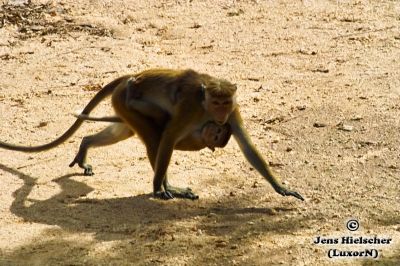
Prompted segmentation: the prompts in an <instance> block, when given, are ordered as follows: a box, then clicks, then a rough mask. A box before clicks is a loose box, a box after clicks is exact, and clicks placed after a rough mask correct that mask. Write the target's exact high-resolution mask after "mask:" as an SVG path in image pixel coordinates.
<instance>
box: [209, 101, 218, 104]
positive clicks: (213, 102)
mask: <svg viewBox="0 0 400 266" xmlns="http://www.w3.org/2000/svg"><path fill="white" fill-rule="evenodd" d="M211 103H212V104H213V105H219V101H212V102H211Z"/></svg>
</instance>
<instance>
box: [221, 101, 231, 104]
mask: <svg viewBox="0 0 400 266" xmlns="http://www.w3.org/2000/svg"><path fill="white" fill-rule="evenodd" d="M222 104H223V105H230V104H232V101H231V100H226V101H224V102H223V103H222Z"/></svg>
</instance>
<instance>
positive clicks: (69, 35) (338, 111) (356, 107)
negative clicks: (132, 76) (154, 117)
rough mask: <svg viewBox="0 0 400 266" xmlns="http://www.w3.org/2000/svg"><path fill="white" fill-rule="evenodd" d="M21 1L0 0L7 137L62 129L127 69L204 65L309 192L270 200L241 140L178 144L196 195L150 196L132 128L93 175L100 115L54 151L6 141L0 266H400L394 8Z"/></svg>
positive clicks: (276, 160) (0, 72) (398, 45)
mask: <svg viewBox="0 0 400 266" xmlns="http://www.w3.org/2000/svg"><path fill="white" fill-rule="evenodd" d="M16 2H20V3H21V2H24V1H22V0H21V1H4V0H3V1H0V3H2V7H1V8H0V66H1V68H0V113H1V115H0V122H1V127H0V140H1V141H6V142H11V143H16V144H26V145H35V144H42V143H45V142H48V141H51V140H53V139H54V138H55V137H56V136H59V135H60V134H61V133H62V132H63V131H64V130H65V129H67V128H68V127H69V125H71V124H72V123H73V121H74V118H73V116H72V115H71V113H72V112H74V111H75V110H80V109H82V108H83V107H84V106H85V104H86V103H87V102H88V101H89V99H90V98H91V97H92V96H93V95H94V94H95V93H96V91H97V90H98V89H99V88H100V86H102V85H104V84H106V83H107V82H109V81H111V80H113V79H114V78H116V77H118V76H121V75H123V74H127V73H134V72H138V71H141V70H144V69H148V68H154V67H168V68H193V69H195V70H197V71H200V72H206V73H209V74H211V75H214V76H217V77H224V78H227V79H229V80H230V81H232V82H234V83H237V84H238V87H239V89H238V94H239V97H238V101H239V104H240V106H241V111H242V113H243V117H244V118H245V125H246V128H247V129H248V131H249V132H250V135H251V137H252V139H253V141H254V143H255V144H256V146H257V148H258V149H259V150H260V152H261V153H262V154H263V156H264V158H265V159H266V160H267V161H268V162H270V164H271V166H272V169H273V170H274V171H275V172H276V173H277V174H278V175H279V176H280V177H281V180H282V181H283V183H284V184H285V185H286V186H288V187H290V188H291V189H293V190H296V191H298V192H300V193H302V194H303V195H304V197H305V198H306V200H305V201H304V202H301V201H299V200H296V199H295V198H285V197H282V196H280V195H278V194H277V193H275V192H274V191H273V189H272V188H271V186H270V185H269V184H268V183H267V182H266V181H265V180H263V178H262V177H261V176H260V175H259V174H258V173H257V172H256V171H255V170H254V169H252V168H251V167H250V165H249V164H248V163H247V162H246V161H245V159H244V157H243V155H242V154H241V152H240V150H239V148H238V146H237V144H236V143H235V141H234V140H233V139H232V140H231V141H230V142H229V144H228V145H227V147H226V148H224V149H219V150H217V151H215V152H214V153H213V152H211V151H208V150H202V151H199V152H175V153H174V156H173V161H172V163H171V166H170V168H169V173H170V176H171V180H172V182H173V183H174V184H176V185H179V186H190V187H192V189H193V190H195V191H196V192H197V193H198V194H199V195H200V199H199V200H198V201H188V200H179V199H175V200H170V201H161V200H154V199H153V198H152V197H151V195H150V192H151V190H152V170H151V168H150V165H149V163H148V160H147V158H146V155H145V149H144V147H143V145H142V144H141V143H140V141H139V140H138V139H137V138H132V139H130V140H127V141H124V142H120V143H118V144H115V145H113V146H109V147H106V148H98V149H95V150H91V151H90V154H89V160H90V162H91V163H92V165H93V166H94V172H95V173H96V174H95V175H94V176H90V177H87V176H83V175H82V170H81V169H79V168H77V167H75V168H69V167H68V164H69V163H70V161H71V160H72V159H73V157H74V155H75V153H76V151H77V149H78V147H79V144H80V141H81V139H82V137H83V136H85V135H88V134H92V133H95V132H97V131H99V130H100V129H101V128H103V127H105V126H106V125H105V124H102V123H94V122H91V123H85V124H84V126H83V127H82V128H81V129H80V130H79V131H78V132H77V134H75V135H74V136H73V137H72V138H71V139H70V140H68V141H67V142H66V143H65V144H63V145H61V146H59V147H57V148H55V149H52V150H50V151H47V152H42V153H36V154H25V153H19V152H12V151H6V150H0V177H1V180H0V182H1V183H0V184H1V186H0V217H1V218H0V265H279V264H281V265H331V264H332V265H333V264H346V265H375V264H378V265H399V263H400V225H399V221H400V205H399V204H400V203H399V202H400V192H399V191H400V179H399V174H400V162H399V159H400V130H399V129H400V122H399V121H400V118H399V113H400V101H399V99H400V30H399V25H400V2H399V1H395V0H392V1H390V0H382V1H378V0H376V1H375V0H374V1H364V0H357V1H342V0H337V1H317V0H316V1H313V0H307V1H306V0H304V1H261V0H259V1H224V0H219V1H212V0H205V1H198V0H192V1H183V0H182V1H166V0H162V1H156V0H151V1H134V0H130V1H122V0H118V1H111V0H91V1H75V0H65V1H53V2H45V1H32V3H30V4H29V5H25V6H18V5H15V3H16ZM111 113H112V111H111V108H110V101H109V100H107V101H105V102H104V103H102V104H101V105H100V106H99V107H98V108H97V109H96V110H95V112H94V114H95V115H105V114H111ZM350 218H354V219H357V220H358V221H359V223H360V228H359V229H358V231H355V232H350V231H349V230H347V229H346V223H347V221H348V220H349V219H350ZM318 236H321V237H325V238H331V239H334V238H339V239H340V238H341V237H343V236H353V237H359V236H362V237H374V236H376V237H379V238H390V239H392V240H391V242H390V244H388V245H384V244H381V245H372V244H371V245H370V244H369V245H365V244H364V245H362V244H358V245H345V244H341V243H339V244H336V245H333V244H331V245H328V244H314V243H313V242H314V240H316V239H317V237H318ZM331 249H337V250H348V251H363V250H365V249H375V250H377V251H378V252H379V258H378V259H371V258H336V259H329V258H328V255H327V254H328V252H329V250H331Z"/></svg>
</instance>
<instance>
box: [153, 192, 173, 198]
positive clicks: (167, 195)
mask: <svg viewBox="0 0 400 266" xmlns="http://www.w3.org/2000/svg"><path fill="white" fill-rule="evenodd" d="M154 197H155V198H158V199H162V200H170V199H173V198H174V195H172V193H171V192H169V191H155V192H154Z"/></svg>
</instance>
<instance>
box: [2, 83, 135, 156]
mask: <svg viewBox="0 0 400 266" xmlns="http://www.w3.org/2000/svg"><path fill="white" fill-rule="evenodd" d="M128 79H129V76H122V77H120V78H117V79H115V80H113V81H111V82H110V83H108V84H107V85H106V86H104V87H103V88H102V89H101V90H100V91H99V92H98V93H97V94H96V95H95V96H94V97H93V98H92V99H91V100H90V102H89V103H88V104H87V105H86V107H85V109H83V111H82V114H84V115H87V114H89V113H90V112H91V111H92V110H93V109H94V108H95V107H96V106H97V105H98V104H99V103H100V102H101V101H102V100H104V99H105V98H106V97H107V96H110V95H111V94H112V93H113V91H114V89H115V88H116V87H117V86H118V85H119V84H120V83H121V82H122V81H123V80H128ZM83 121H84V120H82V119H79V118H78V119H77V120H76V121H75V123H73V124H72V126H71V127H70V128H69V129H68V130H67V131H65V132H64V134H62V135H61V136H60V137H58V138H57V139H55V140H53V141H52V142H49V143H47V144H43V145H39V146H19V145H14V144H9V143H5V142H2V141H0V148H3V149H7V150H13V151H22V152H40V151H45V150H49V149H51V148H54V147H56V146H58V145H60V144H61V143H63V142H64V141H66V140H67V139H69V138H70V137H71V136H72V135H73V134H74V133H75V132H76V131H77V130H78V128H79V127H80V126H81V125H82V123H83Z"/></svg>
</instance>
